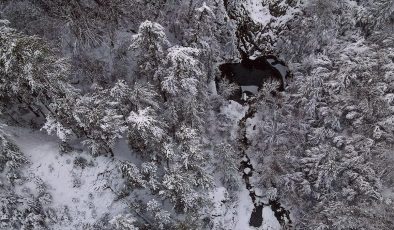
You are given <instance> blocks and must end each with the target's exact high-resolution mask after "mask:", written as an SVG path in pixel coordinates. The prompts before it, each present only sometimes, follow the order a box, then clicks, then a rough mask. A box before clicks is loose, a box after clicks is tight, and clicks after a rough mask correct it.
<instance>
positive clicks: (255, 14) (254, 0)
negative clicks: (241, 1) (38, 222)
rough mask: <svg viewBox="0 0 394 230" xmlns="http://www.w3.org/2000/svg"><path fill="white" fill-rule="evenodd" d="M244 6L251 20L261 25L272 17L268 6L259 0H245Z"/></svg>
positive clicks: (265, 23)
mask: <svg viewBox="0 0 394 230" xmlns="http://www.w3.org/2000/svg"><path fill="white" fill-rule="evenodd" d="M245 8H246V9H248V10H249V16H250V17H251V18H252V20H253V21H255V22H257V23H260V24H261V25H263V26H265V25H267V24H268V23H269V22H270V20H271V18H272V16H271V14H270V11H269V9H268V6H265V5H263V1H261V0H247V1H246V2H245Z"/></svg>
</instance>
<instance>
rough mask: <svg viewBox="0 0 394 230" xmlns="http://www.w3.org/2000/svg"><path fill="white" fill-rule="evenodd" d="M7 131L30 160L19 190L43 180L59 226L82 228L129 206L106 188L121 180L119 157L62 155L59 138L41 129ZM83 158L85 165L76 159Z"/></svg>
mask: <svg viewBox="0 0 394 230" xmlns="http://www.w3.org/2000/svg"><path fill="white" fill-rule="evenodd" d="M8 129H10V128H8ZM8 132H9V133H12V134H13V139H14V141H15V143H16V144H17V145H18V146H19V148H20V149H21V151H22V152H23V153H24V154H25V155H26V156H27V158H28V159H29V161H30V164H29V165H28V166H27V168H26V169H25V170H24V173H25V174H26V175H27V177H28V181H27V183H24V184H23V185H21V186H20V187H19V188H17V191H18V192H20V193H23V191H26V189H28V190H30V191H36V190H38V187H39V186H40V184H41V183H42V182H43V183H44V184H45V187H46V189H47V191H48V192H49V194H50V195H51V196H52V202H50V203H49V204H48V206H49V207H52V208H53V209H54V210H56V213H60V215H59V216H58V217H59V219H60V220H61V221H59V222H58V223H57V224H56V225H55V228H56V229H83V224H92V223H94V222H95V221H97V220H98V219H99V218H100V217H103V216H104V215H105V214H107V213H108V214H110V215H109V216H114V215H116V214H119V213H120V212H122V211H123V210H124V209H125V208H126V207H127V206H126V204H124V203H122V202H121V201H119V202H114V198H115V194H114V193H113V192H112V191H111V190H110V189H109V188H106V187H108V185H110V186H111V187H116V186H117V185H119V184H120V182H121V179H120V176H119V174H118V171H117V169H116V168H115V164H116V162H119V161H118V160H117V159H111V158H106V157H96V158H93V157H91V156H90V155H88V154H87V153H85V152H80V153H77V152H71V153H67V154H63V155H60V153H59V150H58V144H57V140H56V139H55V138H53V137H50V136H48V135H46V134H44V133H42V132H32V131H30V130H27V129H20V128H12V130H11V129H10V130H9V131H8ZM82 158H83V159H86V165H85V166H82V167H81V166H78V163H77V162H78V159H82ZM122 158H124V156H123V157H122ZM80 161H81V160H80ZM80 165H82V164H80ZM105 176H109V178H110V179H111V181H109V180H108V179H106V178H105ZM38 182H40V183H38ZM33 193H34V192H33ZM62 215H63V216H62Z"/></svg>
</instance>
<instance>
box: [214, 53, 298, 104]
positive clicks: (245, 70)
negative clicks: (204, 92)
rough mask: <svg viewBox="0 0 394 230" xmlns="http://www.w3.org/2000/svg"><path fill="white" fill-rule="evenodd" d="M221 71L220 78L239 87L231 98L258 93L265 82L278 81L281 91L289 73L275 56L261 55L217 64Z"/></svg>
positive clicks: (239, 98) (241, 97)
mask: <svg viewBox="0 0 394 230" xmlns="http://www.w3.org/2000/svg"><path fill="white" fill-rule="evenodd" d="M219 69H220V71H221V78H220V79H217V82H218V81H220V80H221V79H227V80H229V82H231V83H235V84H236V85H238V86H239V87H240V88H239V90H238V91H237V92H235V93H234V95H232V96H231V99H233V100H241V101H242V100H246V97H250V96H252V95H255V94H257V93H258V90H259V89H260V88H261V87H262V86H263V85H264V83H266V82H270V81H277V82H279V88H278V90H279V91H283V90H284V89H285V86H286V79H287V78H288V77H289V75H290V71H289V69H288V68H287V66H286V64H285V63H284V62H283V61H280V60H279V59H277V58H276V57H275V56H272V55H269V56H262V57H258V58H256V59H249V58H246V59H243V60H242V61H241V62H239V63H224V64H221V65H220V66H219Z"/></svg>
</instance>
